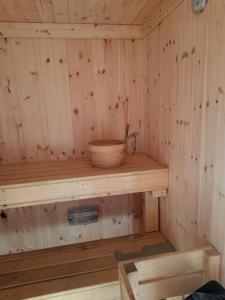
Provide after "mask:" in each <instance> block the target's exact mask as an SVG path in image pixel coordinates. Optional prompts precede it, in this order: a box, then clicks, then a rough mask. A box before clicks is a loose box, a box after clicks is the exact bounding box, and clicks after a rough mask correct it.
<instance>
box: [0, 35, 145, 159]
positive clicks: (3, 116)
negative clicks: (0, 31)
mask: <svg viewBox="0 0 225 300" xmlns="http://www.w3.org/2000/svg"><path fill="white" fill-rule="evenodd" d="M142 46H143V41H137V40H136V41H131V40H129V41H121V40H99V41H96V40H79V41H77V40H73V39H70V40H66V39H60V40H57V39H8V40H7V42H5V41H4V39H0V48H1V51H0V65H1V68H0V83H1V84H0V128H1V131H0V164H10V163H16V162H17V163H19V162H21V163H26V162H36V161H48V160H62V159H70V158H71V159H73V158H81V157H87V155H88V142H90V141H92V140H96V139H122V138H124V136H125V129H126V126H127V124H130V132H135V131H136V132H138V133H139V135H138V137H137V152H140V151H141V149H142V122H141V120H142V100H143V98H142V95H143V58H142V53H143V52H142V51H143V47H142ZM131 61H132V64H131V63H130V62H131ZM112 123H113V124H114V125H113V126H111V124H112ZM130 148H131V145H130V143H129V147H128V149H130Z"/></svg>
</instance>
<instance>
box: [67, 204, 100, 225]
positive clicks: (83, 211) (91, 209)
mask: <svg viewBox="0 0 225 300" xmlns="http://www.w3.org/2000/svg"><path fill="white" fill-rule="evenodd" d="M68 222H69V224H70V225H86V224H90V223H97V222H98V208H97V206H96V205H89V206H81V207H78V208H71V209H69V211H68Z"/></svg>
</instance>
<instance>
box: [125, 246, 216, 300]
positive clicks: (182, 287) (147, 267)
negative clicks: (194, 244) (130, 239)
mask: <svg viewBox="0 0 225 300" xmlns="http://www.w3.org/2000/svg"><path fill="white" fill-rule="evenodd" d="M119 278H120V285H121V300H159V299H168V298H172V297H176V298H174V299H176V300H178V299H183V296H184V295H187V294H190V293H192V292H194V291H195V290H196V289H198V288H199V287H200V286H201V285H203V284H204V283H205V282H207V281H209V280H217V281H219V279H220V255H219V254H218V252H217V251H216V250H215V249H214V248H212V247H207V248H203V249H197V250H192V251H185V252H173V253H168V254H163V255H156V256H152V257H149V258H145V259H137V260H130V261H127V262H124V263H123V262H121V263H119Z"/></svg>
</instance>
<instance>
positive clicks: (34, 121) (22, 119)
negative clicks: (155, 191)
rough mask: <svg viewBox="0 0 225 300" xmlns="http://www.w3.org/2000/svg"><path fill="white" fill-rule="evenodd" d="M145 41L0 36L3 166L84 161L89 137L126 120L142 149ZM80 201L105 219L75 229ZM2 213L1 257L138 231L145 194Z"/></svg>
mask: <svg viewBox="0 0 225 300" xmlns="http://www.w3.org/2000/svg"><path fill="white" fill-rule="evenodd" d="M60 1H61V0H60ZM28 2H29V3H30V2H31V1H30V0H29V1H28ZM0 3H1V2H0ZM0 13H1V10H0ZM142 46H143V41H141V40H135V41H132V40H129V41H128V40H126V41H125V40H123V41H121V40H98V41H97V40H73V39H69V40H66V39H10V38H9V39H7V40H4V39H0V48H1V50H0V65H1V67H0V164H14V163H33V162H40V161H51V160H54V161H55V160H68V159H76V158H85V157H88V155H89V154H88V147H87V145H88V142H89V141H92V140H95V139H109V138H115V139H120V138H123V137H124V135H125V129H126V125H127V124H128V123H129V124H130V131H131V132H133V131H137V132H138V133H139V136H138V137H137V152H141V151H142V127H143V123H142V100H143V99H142V95H143V56H142V53H143V52H142V51H143V48H142ZM130 61H132V64H131V63H130ZM112 123H113V124H114V125H113V126H111V124H112ZM128 149H129V151H132V149H133V148H132V145H131V144H130V143H129V145H128ZM81 205H97V206H98V208H99V210H100V212H101V216H100V220H99V222H98V223H96V224H88V225H86V226H85V227H84V226H76V228H75V229H74V227H71V226H70V225H69V224H68V220H67V211H68V209H69V208H73V207H78V206H81ZM4 213H5V215H6V218H0V239H1V243H0V253H1V254H3V253H9V252H17V251H25V250H31V249H40V248H43V247H53V246H56V245H63V244H70V243H77V242H82V241H88V240H95V239H101V238H108V237H114V236H118V235H126V234H132V233H137V232H140V230H141V227H142V196H141V195H138V194H135V195H134V194H133V195H124V196H114V197H113V198H110V197H104V198H95V199H89V200H88V199H87V200H82V201H69V202H64V203H55V204H51V205H42V206H35V207H26V208H20V209H19V208H18V209H9V210H4Z"/></svg>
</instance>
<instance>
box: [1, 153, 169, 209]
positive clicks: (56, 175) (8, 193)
mask: <svg viewBox="0 0 225 300" xmlns="http://www.w3.org/2000/svg"><path fill="white" fill-rule="evenodd" d="M167 188H168V168H167V167H165V166H164V165H162V164H160V163H159V162H157V161H155V160H153V159H151V158H149V157H148V156H146V155H144V154H137V155H133V156H132V155H130V156H127V158H126V163H125V165H124V166H122V167H118V168H110V169H99V168H95V167H92V166H91V164H90V162H89V160H88V159H80V160H67V161H56V162H55V161H54V162H45V163H35V164H23V165H10V166H3V167H1V170H0V209H3V208H13V207H24V206H32V205H39V204H46V203H54V202H62V201H68V200H79V199H88V198H95V197H104V196H110V195H120V194H129V193H137V192H144V191H156V190H166V189H167Z"/></svg>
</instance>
